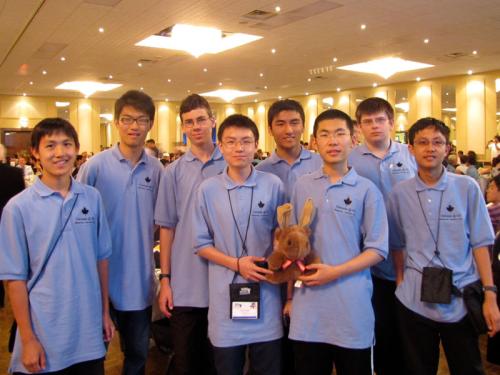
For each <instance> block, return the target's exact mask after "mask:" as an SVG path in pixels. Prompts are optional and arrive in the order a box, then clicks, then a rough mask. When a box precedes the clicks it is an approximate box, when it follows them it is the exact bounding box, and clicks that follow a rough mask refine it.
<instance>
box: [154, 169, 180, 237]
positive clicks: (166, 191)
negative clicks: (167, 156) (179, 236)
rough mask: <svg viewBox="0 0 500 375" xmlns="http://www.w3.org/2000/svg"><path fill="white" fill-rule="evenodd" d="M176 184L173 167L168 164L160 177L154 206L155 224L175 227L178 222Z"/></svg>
mask: <svg viewBox="0 0 500 375" xmlns="http://www.w3.org/2000/svg"><path fill="white" fill-rule="evenodd" d="M176 190H177V186H176V181H175V168H174V166H168V167H167V168H165V169H164V170H163V171H162V173H161V177H160V186H159V188H158V196H157V198H156V206H155V224H157V225H159V226H162V227H167V228H175V226H176V225H177V222H178V220H179V219H178V215H177V192H176Z"/></svg>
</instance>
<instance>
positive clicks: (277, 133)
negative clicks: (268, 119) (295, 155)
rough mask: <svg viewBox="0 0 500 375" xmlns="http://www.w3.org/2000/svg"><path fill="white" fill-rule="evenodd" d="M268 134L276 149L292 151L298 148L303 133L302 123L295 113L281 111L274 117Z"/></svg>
mask: <svg viewBox="0 0 500 375" xmlns="http://www.w3.org/2000/svg"><path fill="white" fill-rule="evenodd" d="M269 132H270V133H271V135H272V136H273V138H274V140H275V142H276V146H277V147H278V149H283V150H294V149H296V148H298V147H300V138H301V137H302V133H303V132H304V123H303V122H302V118H301V117H300V114H299V112H297V111H288V110H285V111H281V112H279V113H278V114H277V115H276V116H274V118H273V121H272V123H271V125H270V126H269Z"/></svg>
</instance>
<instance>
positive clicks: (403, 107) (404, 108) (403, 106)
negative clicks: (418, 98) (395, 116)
mask: <svg viewBox="0 0 500 375" xmlns="http://www.w3.org/2000/svg"><path fill="white" fill-rule="evenodd" d="M394 107H396V108H397V109H400V110H401V111H403V112H408V111H409V110H410V103H408V102H401V103H396V104H395V105H394Z"/></svg>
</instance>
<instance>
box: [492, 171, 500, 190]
mask: <svg viewBox="0 0 500 375" xmlns="http://www.w3.org/2000/svg"><path fill="white" fill-rule="evenodd" d="M493 182H494V183H495V185H496V186H497V189H498V190H500V174H497V175H496V176H495V177H493V178H492V179H491V180H490V184H491V183H493Z"/></svg>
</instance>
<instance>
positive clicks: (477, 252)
mask: <svg viewBox="0 0 500 375" xmlns="http://www.w3.org/2000/svg"><path fill="white" fill-rule="evenodd" d="M473 254H474V260H475V262H476V267H477V271H478V272H479V277H480V279H481V283H482V284H483V285H493V275H492V273H491V261H490V252H489V249H488V248H487V247H479V248H477V249H474V250H473Z"/></svg>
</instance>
